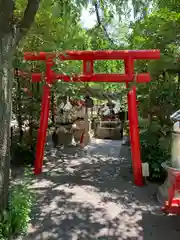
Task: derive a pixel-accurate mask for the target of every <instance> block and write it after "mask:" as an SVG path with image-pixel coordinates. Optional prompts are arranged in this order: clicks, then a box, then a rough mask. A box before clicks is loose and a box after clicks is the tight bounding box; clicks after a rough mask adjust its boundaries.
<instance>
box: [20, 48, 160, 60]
mask: <svg viewBox="0 0 180 240" xmlns="http://www.w3.org/2000/svg"><path fill="white" fill-rule="evenodd" d="M24 57H25V59H26V60H31V61H32V60H34V61H36V60H41V61H45V60H46V59H48V58H55V57H59V58H60V60H125V59H127V58H128V57H131V58H132V59H135V60H148V59H149V60H151V59H159V57H160V51H159V50H104V51H103V50H101V51H65V52H64V53H63V52H57V53H51V52H39V53H35V52H34V53H32V52H26V53H25V54H24Z"/></svg>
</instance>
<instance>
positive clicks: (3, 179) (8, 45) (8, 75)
mask: <svg viewBox="0 0 180 240" xmlns="http://www.w3.org/2000/svg"><path fill="white" fill-rule="evenodd" d="M12 41H13V37H12V35H10V34H8V35H6V36H5V37H2V38H0V209H3V208H5V207H6V206H7V203H8V187H9V172H10V133H11V131H10V122H11V112H12V80H13V70H12V54H13V51H12Z"/></svg>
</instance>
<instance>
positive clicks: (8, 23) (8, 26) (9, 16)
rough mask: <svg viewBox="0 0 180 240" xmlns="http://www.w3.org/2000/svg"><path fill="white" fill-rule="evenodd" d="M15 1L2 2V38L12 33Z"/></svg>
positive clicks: (0, 30)
mask: <svg viewBox="0 0 180 240" xmlns="http://www.w3.org/2000/svg"><path fill="white" fill-rule="evenodd" d="M13 11H14V1H13V0H0V33H1V36H2V35H4V34H6V33H9V32H11V31H12V22H13Z"/></svg>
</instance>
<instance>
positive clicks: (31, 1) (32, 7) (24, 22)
mask: <svg viewBox="0 0 180 240" xmlns="http://www.w3.org/2000/svg"><path fill="white" fill-rule="evenodd" d="M40 1H41V0H28V3H27V7H26V9H25V11H24V16H23V18H22V19H21V21H20V22H19V23H18V24H17V36H16V44H17V43H19V41H20V40H21V39H22V38H23V37H24V36H25V35H26V33H27V32H28V30H29V29H30V28H31V25H32V23H33V22H34V19H35V16H36V13H37V11H38V9H39V4H40Z"/></svg>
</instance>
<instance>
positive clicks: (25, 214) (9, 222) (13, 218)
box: [0, 170, 33, 240]
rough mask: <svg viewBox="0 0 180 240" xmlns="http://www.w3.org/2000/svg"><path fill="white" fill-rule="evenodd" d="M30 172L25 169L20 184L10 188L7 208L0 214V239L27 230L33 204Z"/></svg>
mask: <svg viewBox="0 0 180 240" xmlns="http://www.w3.org/2000/svg"><path fill="white" fill-rule="evenodd" d="M30 180H31V174H30V172H29V171H27V170H26V171H25V178H24V180H23V181H22V182H21V183H20V184H16V185H14V186H12V187H11V188H10V192H9V205H8V209H7V210H6V211H4V212H2V213H1V215H0V240H6V239H9V238H10V237H12V236H13V235H18V234H23V233H25V232H26V231H27V227H28V223H29V221H30V213H31V208H32V204H33V192H32V191H31V190H30V189H29V183H30V182H29V181H30Z"/></svg>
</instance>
